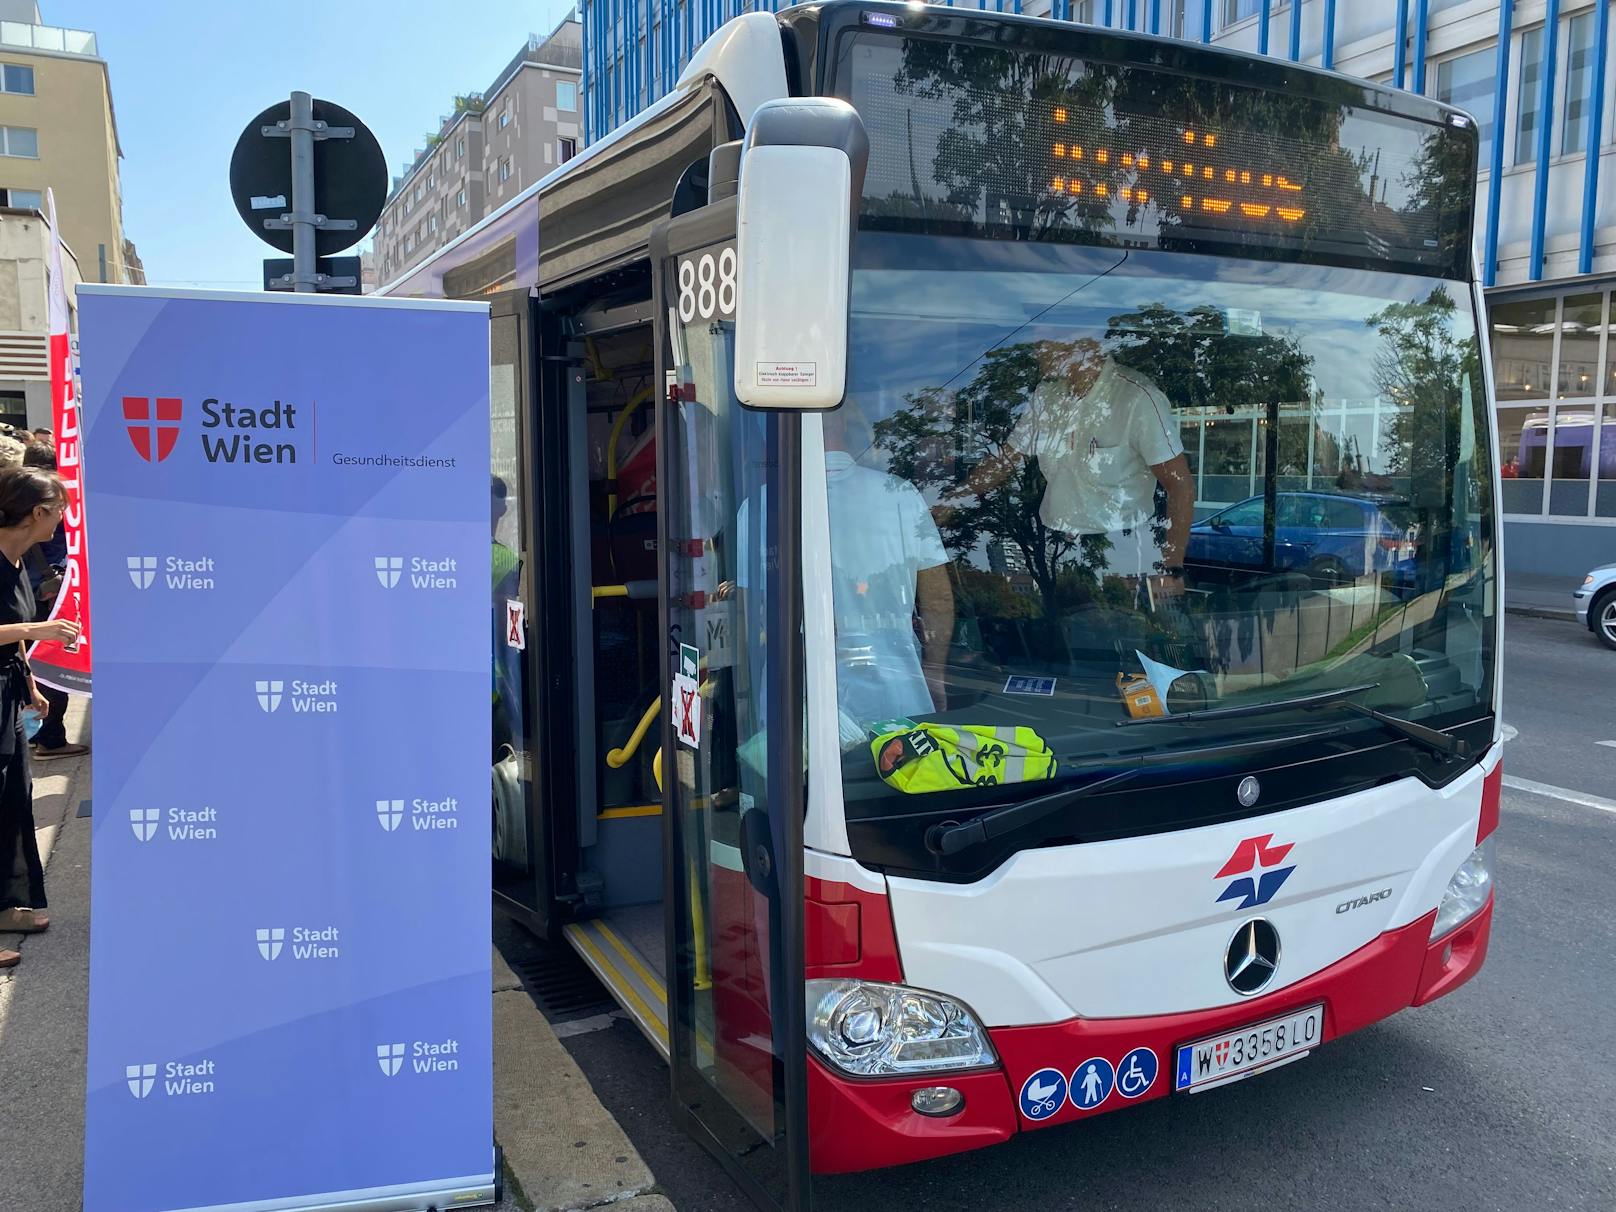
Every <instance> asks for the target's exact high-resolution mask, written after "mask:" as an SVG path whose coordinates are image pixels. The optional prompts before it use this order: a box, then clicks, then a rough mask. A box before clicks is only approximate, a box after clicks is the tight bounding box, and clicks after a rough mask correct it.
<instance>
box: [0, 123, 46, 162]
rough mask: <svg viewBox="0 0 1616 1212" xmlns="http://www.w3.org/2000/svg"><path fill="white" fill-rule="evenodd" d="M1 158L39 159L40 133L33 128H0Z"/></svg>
mask: <svg viewBox="0 0 1616 1212" xmlns="http://www.w3.org/2000/svg"><path fill="white" fill-rule="evenodd" d="M0 156H26V157H28V158H29V159H30V160H37V159H39V132H38V131H37V130H35V129H34V128H33V127H31V126H0Z"/></svg>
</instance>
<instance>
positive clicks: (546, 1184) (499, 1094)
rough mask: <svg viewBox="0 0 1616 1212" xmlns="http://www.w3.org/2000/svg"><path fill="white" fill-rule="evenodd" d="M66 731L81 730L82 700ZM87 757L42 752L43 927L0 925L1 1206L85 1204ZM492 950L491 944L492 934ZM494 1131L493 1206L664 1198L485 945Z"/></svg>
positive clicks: (556, 1206)
mask: <svg viewBox="0 0 1616 1212" xmlns="http://www.w3.org/2000/svg"><path fill="white" fill-rule="evenodd" d="M67 722H68V735H69V737H71V738H72V739H73V740H75V741H87V740H88V739H89V719H88V712H87V710H86V703H85V700H83V699H80V698H74V699H73V700H72V702H71V705H70V707H69V709H68V717H67ZM89 798H90V761H89V758H88V757H85V758H73V759H63V760H61V761H56V762H40V763H37V764H36V765H35V769H34V818H35V823H36V824H37V825H38V830H39V834H38V835H39V849H40V854H41V857H43V858H44V860H45V883H46V889H47V891H48V893H49V895H50V911H51V928H50V930H49V931H47V932H46V933H45V934H41V935H26V936H19V935H15V934H0V948H11V949H14V950H17V951H20V952H22V956H23V961H22V963H21V964H20V965H18V966H17V967H16V968H13V969H10V970H8V971H5V972H0V1107H4V1108H5V1109H6V1131H5V1143H4V1144H3V1145H0V1208H3V1209H5V1212H14V1210H15V1212H72V1210H74V1209H78V1208H80V1207H81V1206H82V1203H81V1194H80V1193H81V1190H82V1186H83V1171H84V1052H85V1036H86V1022H85V1007H86V1004H87V995H88V989H89V960H90V928H89V916H90V914H89V908H90V820H89V818H88V817H80V816H78V815H77V813H78V808H79V804H80V803H81V802H83V801H84V800H87V799H89ZM490 949H491V950H492V947H491V948H490ZM493 958H494V980H493V989H492V991H491V996H492V999H493V1015H494V1132H495V1136H496V1138H497V1139H498V1141H499V1144H500V1146H501V1148H502V1149H503V1150H504V1155H505V1199H504V1201H503V1202H501V1203H500V1204H499V1205H498V1209H497V1212H574V1210H581V1209H586V1208H595V1207H599V1206H601V1205H605V1204H610V1205H611V1206H612V1209H613V1212H673V1205H672V1204H671V1203H670V1202H669V1201H668V1200H667V1199H666V1198H665V1197H664V1196H662V1195H659V1194H656V1193H655V1192H654V1190H653V1186H654V1183H655V1179H654V1178H653V1177H652V1175H651V1171H650V1169H649V1168H648V1167H647V1166H646V1164H645V1162H644V1161H643V1160H642V1159H641V1158H640V1155H639V1153H638V1152H636V1150H635V1149H634V1146H633V1145H632V1144H630V1143H629V1140H628V1137H627V1136H625V1135H624V1133H623V1130H622V1128H621V1127H619V1126H618V1124H617V1121H616V1120H615V1119H613V1118H612V1116H611V1114H610V1112H608V1111H607V1110H606V1109H605V1108H604V1107H603V1106H601V1103H600V1099H598V1098H597V1097H596V1096H595V1092H594V1090H593V1089H592V1088H591V1087H590V1085H589V1082H588V1081H587V1079H585V1077H584V1075H583V1073H582V1072H581V1071H580V1070H579V1068H578V1066H577V1065H576V1064H575V1063H574V1061H573V1059H572V1057H571V1056H570V1055H569V1054H568V1053H567V1051H566V1049H564V1048H563V1047H562V1046H561V1043H560V1041H559V1040H558V1039H557V1038H556V1036H555V1032H554V1031H553V1030H551V1028H550V1025H549V1023H548V1022H546V1021H545V1018H544V1015H543V1014H541V1013H540V1012H539V1009H538V1007H537V1006H535V1005H534V1004H533V1001H532V999H531V998H529V996H528V995H527V993H526V992H525V991H524V990H523V988H522V984H521V981H520V980H519V979H518V978H517V977H516V975H515V974H514V973H513V972H512V971H511V970H510V968H509V967H508V966H507V965H506V964H505V961H504V959H503V958H502V957H501V956H500V954H499V953H498V952H497V951H494V952H493Z"/></svg>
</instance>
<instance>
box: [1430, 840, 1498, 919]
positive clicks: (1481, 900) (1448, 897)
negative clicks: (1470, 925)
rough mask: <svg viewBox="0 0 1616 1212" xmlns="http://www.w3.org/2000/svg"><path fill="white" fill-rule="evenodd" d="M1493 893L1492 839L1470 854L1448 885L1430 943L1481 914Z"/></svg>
mask: <svg viewBox="0 0 1616 1212" xmlns="http://www.w3.org/2000/svg"><path fill="white" fill-rule="evenodd" d="M1492 889H1493V839H1492V838H1488V839H1487V840H1486V841H1485V842H1483V843H1482V844H1481V845H1479V846H1477V847H1476V848H1475V849H1474V850H1473V851H1471V853H1470V857H1469V858H1467V859H1465V861H1464V862H1463V863H1461V864H1460V865H1459V870H1457V871H1455V872H1454V873H1453V878H1452V879H1451V880H1449V881H1448V890H1447V891H1446V892H1444V893H1443V894H1442V904H1441V905H1439V906H1438V907H1437V911H1436V922H1435V924H1433V925H1432V927H1431V941H1432V942H1435V941H1436V940H1437V939H1439V938H1441V937H1442V936H1443V935H1444V934H1447V933H1449V932H1450V931H1452V930H1455V929H1457V928H1458V927H1459V926H1462V925H1463V924H1464V923H1465V922H1467V921H1469V920H1470V919H1471V918H1473V917H1475V916H1476V914H1478V913H1480V912H1481V908H1482V906H1483V905H1485V904H1486V903H1487V895H1488V893H1490V892H1491V891H1492Z"/></svg>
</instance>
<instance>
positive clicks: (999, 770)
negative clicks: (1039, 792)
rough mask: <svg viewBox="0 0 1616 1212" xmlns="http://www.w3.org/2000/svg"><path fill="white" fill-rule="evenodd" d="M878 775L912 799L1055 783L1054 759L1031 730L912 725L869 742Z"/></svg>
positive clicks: (1047, 748)
mask: <svg viewBox="0 0 1616 1212" xmlns="http://www.w3.org/2000/svg"><path fill="white" fill-rule="evenodd" d="M870 755H871V756H872V757H873V758H874V759H875V769H876V773H877V774H879V775H880V776H881V778H882V780H883V781H884V782H885V783H886V784H887V785H888V786H889V787H895V788H897V789H898V790H899V791H903V792H906V793H908V794H910V795H919V794H924V793H926V792H928V791H948V790H952V789H954V788H958V787H991V786H995V785H997V784H1000V783H1031V782H1037V781H1039V780H1042V779H1049V778H1053V777H1055V767H1056V761H1055V755H1054V753H1053V752H1051V751H1050V748H1049V746H1048V745H1046V744H1045V743H1044V738H1043V737H1041V736H1039V735H1038V734H1037V733H1036V732H1034V731H1033V730H1032V729H1031V728H1022V727H1013V728H988V727H979V726H977V725H973V724H916V725H914V726H913V727H912V728H908V729H903V730H899V731H896V732H883V733H881V734H880V735H879V736H877V737H876V738H875V739H874V740H873V741H871V742H870Z"/></svg>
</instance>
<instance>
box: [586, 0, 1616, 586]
mask: <svg viewBox="0 0 1616 1212" xmlns="http://www.w3.org/2000/svg"><path fill="white" fill-rule="evenodd" d="M1613 4H1616V0H966V3H963V4H958V5H954V6H953V7H969V8H980V9H987V10H990V11H996V12H1014V13H1021V14H1024V15H1027V16H1037V17H1046V18H1052V19H1054V20H1058V21H1072V22H1076V23H1080V24H1088V25H1095V26H1100V27H1108V28H1113V29H1126V30H1134V31H1137V32H1141V33H1147V34H1158V35H1162V36H1168V37H1180V38H1188V39H1191V40H1194V41H1201V42H1210V43H1213V44H1215V45H1219V46H1227V47H1231V48H1235V49H1239V50H1245V51H1253V52H1257V53H1260V54H1267V55H1275V56H1279V57H1282V58H1286V59H1290V60H1294V61H1297V62H1302V63H1308V64H1314V65H1322V66H1324V67H1326V68H1330V69H1333V70H1335V71H1339V72H1344V73H1346V74H1348V75H1352V76H1358V77H1362V78H1365V79H1370V80H1375V81H1378V82H1381V83H1385V84H1389V85H1392V86H1393V87H1396V88H1403V89H1409V90H1411V91H1414V92H1418V93H1422V94H1425V95H1427V96H1431V97H1435V98H1437V99H1439V100H1442V101H1446V102H1449V103H1450V104H1453V105H1456V106H1459V107H1460V108H1462V109H1465V110H1468V111H1469V112H1470V113H1471V114H1473V115H1474V116H1475V118H1476V120H1477V123H1478V125H1479V127H1480V130H1481V139H1482V162H1481V173H1480V179H1479V182H1478V187H1477V216H1478V220H1479V222H1478V232H1477V242H1476V243H1477V260H1478V263H1479V265H1480V267H1481V275H1482V279H1483V281H1484V283H1485V285H1486V288H1487V301H1488V312H1489V315H1488V323H1489V327H1490V330H1491V333H1490V335H1491V343H1492V354H1493V368H1494V378H1495V386H1496V394H1497V404H1498V419H1499V444H1500V459H1501V461H1502V466H1503V473H1504V528H1505V559H1506V563H1507V566H1508V568H1509V570H1510V571H1512V572H1521V573H1530V574H1539V575H1554V576H1564V577H1566V578H1568V579H1569V578H1571V577H1573V576H1575V577H1577V578H1579V579H1580V576H1581V574H1582V572H1583V571H1585V570H1586V569H1587V568H1588V567H1590V566H1592V565H1593V564H1597V563H1602V562H1610V561H1616V339H1613V330H1616V72H1613V71H1612V70H1611V68H1610V59H1611V50H1612V45H1613V43H1616V28H1613V26H1616V21H1613V20H1612V13H1611V8H1612V6H1613ZM784 7H786V5H785V4H784V3H776V2H775V0H762V2H761V3H759V2H757V0H751V2H737V0H583V3H582V6H581V9H580V15H581V17H582V20H583V27H584V31H583V41H584V55H583V94H584V96H583V106H584V119H585V136H586V139H588V140H593V139H595V138H598V137H599V136H600V135H601V134H603V133H604V132H606V131H609V130H611V129H612V128H613V127H615V126H617V125H618V124H619V123H621V122H623V121H625V120H626V119H628V118H630V117H632V116H633V115H634V114H636V113H638V112H639V111H640V110H642V109H644V108H645V107H646V106H647V105H649V104H651V103H653V102H654V101H656V100H657V99H658V98H660V97H661V96H663V95H664V94H665V93H666V92H667V91H668V90H669V89H670V88H671V87H672V86H673V85H674V83H675V82H676V81H677V79H678V77H679V73H680V72H681V71H682V70H683V68H684V65H685V64H686V63H687V62H688V61H689V59H690V56H691V55H692V53H693V52H694V51H695V49H696V48H697V47H699V46H700V45H701V44H702V42H703V41H704V40H705V39H706V38H707V36H708V35H709V34H711V33H712V32H713V31H714V30H716V29H717V28H718V27H719V26H721V25H723V24H724V22H726V21H728V20H730V19H731V18H733V17H735V16H737V15H739V14H741V13H743V12H751V11H755V10H764V11H777V10H779V9H781V8H784Z"/></svg>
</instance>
